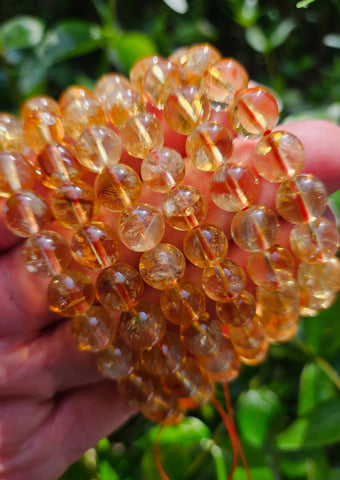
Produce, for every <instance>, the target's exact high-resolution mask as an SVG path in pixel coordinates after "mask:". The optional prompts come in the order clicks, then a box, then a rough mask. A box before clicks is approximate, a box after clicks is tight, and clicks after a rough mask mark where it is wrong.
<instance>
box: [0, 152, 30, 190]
mask: <svg viewBox="0 0 340 480" xmlns="http://www.w3.org/2000/svg"><path fill="white" fill-rule="evenodd" d="M35 180H36V175H35V170H34V168H33V166H32V165H31V164H30V163H29V162H28V161H27V160H26V157H24V156H23V155H21V154H20V153H17V152H14V151H8V150H4V151H0V197H7V198H8V197H10V196H11V195H12V194H13V193H19V192H20V191H21V190H30V189H31V188H32V187H33V185H34V182H35Z"/></svg>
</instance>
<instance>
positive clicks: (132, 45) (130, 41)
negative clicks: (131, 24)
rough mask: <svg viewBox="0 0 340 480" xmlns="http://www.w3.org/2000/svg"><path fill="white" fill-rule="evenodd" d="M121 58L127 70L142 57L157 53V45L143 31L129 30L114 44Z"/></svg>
mask: <svg viewBox="0 0 340 480" xmlns="http://www.w3.org/2000/svg"><path fill="white" fill-rule="evenodd" d="M114 48H115V49H116V50H117V53H118V56H119V60H120V62H121V64H122V66H123V68H124V69H125V70H126V71H129V70H130V68H131V67H132V65H133V64H134V63H135V62H136V61H137V60H138V59H139V58H141V57H147V56H149V55H154V54H155V53H157V47H156V45H155V43H154V42H153V40H152V39H151V38H150V37H148V36H147V35H145V34H144V33H141V32H129V33H125V34H123V35H122V36H121V37H120V38H119V40H118V41H117V43H115V44H114Z"/></svg>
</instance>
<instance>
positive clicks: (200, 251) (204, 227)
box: [183, 223, 228, 268]
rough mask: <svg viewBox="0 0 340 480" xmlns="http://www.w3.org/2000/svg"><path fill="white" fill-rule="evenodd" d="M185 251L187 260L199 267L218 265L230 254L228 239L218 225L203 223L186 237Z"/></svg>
mask: <svg viewBox="0 0 340 480" xmlns="http://www.w3.org/2000/svg"><path fill="white" fill-rule="evenodd" d="M183 251H184V255H185V256H186V257H187V259H188V260H190V262H191V263H193V264H194V265H197V266H198V267H202V268H203V267H209V266H213V265H217V264H219V263H220V262H221V261H222V260H223V259H224V257H225V256H226V254H227V252H228V239H227V237H226V236H225V234H224V232H223V231H222V230H221V229H220V228H219V227H217V226H216V225H211V224H209V223H201V224H200V225H199V226H198V227H197V228H194V229H192V230H189V232H188V233H187V234H186V235H185V237H184V241H183Z"/></svg>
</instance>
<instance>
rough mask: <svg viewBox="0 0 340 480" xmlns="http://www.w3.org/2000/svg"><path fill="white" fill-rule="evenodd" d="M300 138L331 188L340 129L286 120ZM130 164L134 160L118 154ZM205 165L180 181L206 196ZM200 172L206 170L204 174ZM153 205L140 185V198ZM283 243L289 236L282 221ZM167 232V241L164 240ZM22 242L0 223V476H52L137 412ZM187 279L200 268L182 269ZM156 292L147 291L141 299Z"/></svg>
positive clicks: (129, 257)
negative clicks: (52, 307) (50, 299)
mask: <svg viewBox="0 0 340 480" xmlns="http://www.w3.org/2000/svg"><path fill="white" fill-rule="evenodd" d="M284 129H285V130H289V131H291V132H292V133H294V134H295V135H297V136H298V137H299V138H300V139H301V140H302V142H303V144H304V147H305V151H306V164H305V167H304V169H303V171H305V172H310V173H313V174H315V175H316V176H317V177H318V178H319V179H320V180H321V181H323V182H324V183H325V184H326V186H327V189H328V193H331V192H333V191H334V190H336V189H337V188H339V186H340V142H339V138H340V128H339V127H337V126H336V125H334V124H332V123H330V122H324V121H312V122H300V123H296V124H291V125H285V126H284ZM166 138H167V145H168V146H172V147H176V148H177V149H178V150H179V151H181V152H182V153H183V152H184V143H183V138H182V137H181V136H179V135H176V134H173V133H170V132H167V133H166ZM255 144H256V141H242V142H238V141H237V142H236V147H235V152H234V158H235V159H240V158H242V159H243V160H245V161H246V162H250V163H251V161H252V160H251V157H252V152H253V149H254V146H255ZM123 161H128V162H130V163H131V164H133V165H134V166H136V161H135V160H131V159H127V158H124V160H123ZM205 175H206V174H205V173H202V172H198V171H197V170H194V168H192V167H191V166H189V167H188V172H187V174H186V178H185V180H184V182H183V183H184V184H188V183H189V184H192V185H197V187H198V188H199V189H200V190H201V191H202V192H203V193H204V194H207V188H208V187H207V181H206V180H203V177H204V176H205ZM206 178H207V177H205V179H206ZM276 188H277V185H275V184H269V183H268V182H265V181H261V184H260V188H259V194H258V197H257V199H256V202H255V203H259V204H265V205H267V206H269V207H273V194H274V191H275V189H276ZM151 197H152V201H153V202H155V203H156V205H159V202H160V198H161V197H158V196H157V195H154V194H151V195H150V191H147V189H146V190H145V192H144V193H143V197H142V201H150V202H151V200H150V198H151ZM208 211H209V214H208V217H207V221H209V222H212V223H216V224H217V225H219V226H220V227H222V228H223V229H224V230H225V231H226V232H228V229H229V223H230V218H231V216H229V215H228V214H225V213H224V212H222V211H221V210H218V209H217V208H216V207H214V205H209V208H208ZM281 230H282V231H281V233H280V238H279V240H280V243H282V244H287V235H288V233H289V228H288V227H287V226H285V225H284V226H283V227H282V229H281ZM164 238H165V239H167V240H168V241H171V242H172V243H175V244H176V245H178V246H180V245H181V242H182V238H183V234H182V233H180V232H175V231H174V230H172V229H167V231H166V236H165V237H164ZM169 239H170V240H169ZM21 243H22V241H21V240H20V239H18V238H16V237H14V236H13V235H12V234H11V233H9V232H8V231H7V230H6V228H5V227H4V226H3V224H2V223H0V311H1V314H0V478H1V479H2V480H31V479H33V478H34V479H35V480H55V479H56V478H57V477H58V476H59V475H61V473H62V472H63V471H64V470H65V469H67V467H68V466H69V465H70V464H71V463H72V462H74V461H75V460H76V459H77V458H79V457H80V455H81V454H82V453H83V452H84V451H85V450H86V449H88V448H89V447H91V446H93V445H94V444H95V443H96V442H97V441H98V440H99V439H101V438H102V437H104V436H106V435H108V434H110V433H111V432H112V431H113V430H115V429H117V428H118V427H119V426H120V425H121V424H123V423H124V422H125V421H126V420H127V419H128V418H129V417H130V416H131V415H132V414H134V413H135V410H134V409H133V408H131V407H129V406H128V405H127V404H126V402H125V401H123V400H122V399H121V397H120V396H119V394H118V393H117V390H116V387H115V384H114V383H113V382H108V381H106V380H104V379H103V377H101V375H100V374H99V373H98V372H97V369H96V362H95V358H94V356H92V355H90V354H85V353H81V352H79V351H78V350H77V348H76V345H75V342H74V340H73V338H72V336H71V332H70V320H68V319H64V318H60V317H58V316H57V315H55V314H52V313H51V312H50V311H49V309H48V305H47V301H46V295H45V293H44V292H45V291H46V288H47V284H48V281H47V280H46V279H41V278H39V277H37V276H35V275H32V274H30V273H28V272H26V270H25V268H24V265H23V260H22V255H21V249H22V245H21ZM228 258H230V259H233V260H235V261H237V262H238V263H240V264H241V265H242V266H244V265H245V260H246V256H245V254H242V253H241V252H240V251H239V250H238V249H237V248H236V247H235V246H234V245H233V244H232V242H230V247H229V253H228ZM119 261H123V262H128V263H132V264H134V265H135V266H136V267H137V266H138V263H137V262H138V255H136V254H134V253H132V252H130V253H129V252H128V250H127V249H125V248H123V249H122V252H121V256H120V259H119ZM186 277H187V278H196V279H199V277H200V271H199V269H198V268H196V267H188V271H187V275H186ZM156 296H157V293H155V292H151V291H150V290H146V294H145V297H144V298H146V299H151V300H155V299H156Z"/></svg>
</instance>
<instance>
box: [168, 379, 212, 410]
mask: <svg viewBox="0 0 340 480" xmlns="http://www.w3.org/2000/svg"><path fill="white" fill-rule="evenodd" d="M213 394H214V382H213V381H212V379H211V378H210V375H208V374H207V373H205V372H204V371H202V378H201V383H200V385H199V387H198V388H197V390H195V391H194V392H193V393H192V395H191V396H190V397H187V398H178V399H177V405H178V407H180V408H190V409H191V408H193V409H194V408H195V409H197V408H200V407H202V405H204V404H205V403H207V402H209V401H210V400H211V397H212V395H213Z"/></svg>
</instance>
